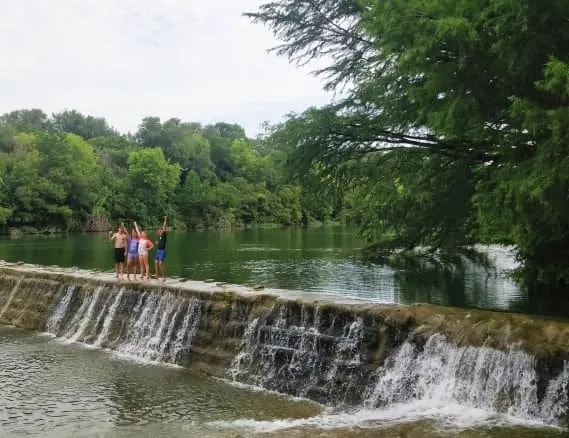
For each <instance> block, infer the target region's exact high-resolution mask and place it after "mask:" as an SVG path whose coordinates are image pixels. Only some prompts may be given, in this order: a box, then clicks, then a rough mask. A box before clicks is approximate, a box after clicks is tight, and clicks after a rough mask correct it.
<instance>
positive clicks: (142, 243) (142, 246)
mask: <svg viewBox="0 0 569 438" xmlns="http://www.w3.org/2000/svg"><path fill="white" fill-rule="evenodd" d="M147 240H148V239H140V240H139V241H138V255H139V256H140V257H143V256H145V255H148V251H147V250H146V245H147Z"/></svg>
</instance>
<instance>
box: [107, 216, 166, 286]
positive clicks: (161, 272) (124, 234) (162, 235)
mask: <svg viewBox="0 0 569 438" xmlns="http://www.w3.org/2000/svg"><path fill="white" fill-rule="evenodd" d="M167 231H168V217H167V216H164V224H163V225H162V227H161V228H159V229H158V240H157V242H156V245H155V244H154V242H152V240H150V239H149V238H148V235H147V234H146V232H144V231H141V230H140V229H139V227H138V224H137V223H136V222H134V228H133V229H132V230H131V232H130V234H129V233H128V231H127V229H126V227H125V226H124V224H121V225H120V226H119V227H118V229H117V231H116V232H114V233H113V231H109V239H110V240H112V241H114V245H115V270H116V275H117V279H119V280H120V279H122V278H124V271H125V270H126V278H127V280H130V270H131V267H132V269H133V274H134V280H136V273H137V270H138V269H137V268H138V267H139V266H140V279H141V280H146V281H149V280H150V268H149V264H148V252H149V251H150V250H152V249H153V248H154V247H156V255H155V257H154V277H155V278H157V279H159V278H160V277H162V280H163V281H165V280H166V269H165V266H164V260H165V259H166V234H167ZM125 261H126V265H125Z"/></svg>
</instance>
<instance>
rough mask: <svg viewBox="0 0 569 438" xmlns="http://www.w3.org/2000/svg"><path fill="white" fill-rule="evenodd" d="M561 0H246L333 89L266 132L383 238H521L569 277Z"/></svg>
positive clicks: (455, 243) (535, 264)
mask: <svg viewBox="0 0 569 438" xmlns="http://www.w3.org/2000/svg"><path fill="white" fill-rule="evenodd" d="M566 6H567V5H566V4H564V3H563V2H555V1H554V2H548V3H543V2H542V3H538V2H534V1H530V0H520V1H517V2H512V1H510V0H482V1H478V2H472V1H467V0H453V1H446V0H438V1H429V2H425V1H421V0H385V1H374V0H359V1H356V0H324V1H322V2H314V1H312V0H286V1H285V0H282V1H275V2H272V3H268V4H265V5H263V6H261V7H260V9H259V10H258V11H257V12H254V13H249V14H247V15H248V16H249V17H251V18H252V19H253V20H254V21H257V22H261V23H263V24H265V25H267V26H269V28H270V29H272V31H273V32H274V33H275V35H276V36H277V37H278V38H280V39H281V40H282V44H281V45H280V46H278V47H277V48H276V50H277V52H278V53H279V54H281V55H285V56H287V57H289V58H290V59H292V60H294V61H296V62H299V63H305V62H309V61H312V60H314V59H316V58H321V62H327V64H326V65H325V66H324V67H323V68H321V69H320V70H319V71H318V72H317V73H318V74H320V75H321V77H323V78H324V80H325V85H326V87H327V88H329V89H337V88H338V87H340V86H343V87H344V92H343V96H342V98H340V99H339V100H338V101H337V102H335V103H334V104H330V105H327V106H324V107H322V108H310V109H308V110H306V111H305V112H304V113H302V114H299V115H293V116H291V117H290V118H289V120H288V121H287V122H286V123H284V124H282V125H281V126H280V127H279V129H277V130H276V131H275V132H274V133H273V141H275V142H278V143H280V144H282V145H283V146H282V147H283V148H284V149H286V150H289V151H292V152H293V153H292V155H291V157H290V158H291V159H290V160H289V164H290V168H291V170H292V171H293V174H295V175H297V177H298V178H302V179H303V185H304V186H305V187H312V189H314V190H318V191H319V192H321V193H327V194H330V195H331V196H335V197H336V199H339V201H338V202H342V203H343V205H344V207H345V211H344V213H345V214H346V215H347V216H348V217H350V218H352V219H353V220H355V221H357V222H358V223H359V224H360V225H361V227H362V230H363V232H364V234H365V236H366V237H367V238H368V240H369V243H370V244H374V245H375V246H376V247H378V248H382V249H392V248H395V247H412V246H415V245H429V246H432V248H434V249H436V248H458V247H462V246H463V245H466V244H469V243H471V242H473V241H487V242H492V241H495V242H507V243H513V244H515V245H516V247H517V248H518V255H519V257H520V259H521V260H522V261H523V265H524V272H523V273H524V274H525V279H526V280H528V282H530V283H531V282H534V281H537V282H538V283H545V284H556V285H563V286H567V285H569V268H568V267H569V232H568V231H567V230H569V219H567V217H568V216H567V215H566V213H565V212H566V211H568V208H567V207H568V206H569V205H568V204H569V195H568V193H569V179H568V177H569V167H568V164H569V161H568V158H567V157H569V153H568V152H569V151H568V150H567V145H569V142H568V140H569V138H568V137H567V135H568V133H569V34H568V33H564V32H559V29H561V28H563V27H564V25H565V23H566V21H567V7H566Z"/></svg>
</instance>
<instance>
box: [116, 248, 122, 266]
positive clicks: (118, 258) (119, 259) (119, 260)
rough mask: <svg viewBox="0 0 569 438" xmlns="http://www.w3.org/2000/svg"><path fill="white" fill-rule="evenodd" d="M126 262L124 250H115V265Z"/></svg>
mask: <svg viewBox="0 0 569 438" xmlns="http://www.w3.org/2000/svg"><path fill="white" fill-rule="evenodd" d="M123 262H124V248H115V263H123Z"/></svg>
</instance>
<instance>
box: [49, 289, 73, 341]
mask: <svg viewBox="0 0 569 438" xmlns="http://www.w3.org/2000/svg"><path fill="white" fill-rule="evenodd" d="M76 289H77V288H76V287H75V285H70V286H69V285H68V286H65V289H64V290H65V293H64V294H63V296H61V298H60V299H59V300H58V302H57V303H56V305H55V308H54V310H53V313H52V314H51V316H50V318H49V320H48V321H47V323H46V326H45V328H46V331H47V332H48V333H51V334H53V335H57V331H58V330H59V326H60V324H61V321H62V319H63V317H64V316H65V314H66V313H67V308H68V307H69V304H70V303H71V299H72V298H73V296H74V294H75V290H76Z"/></svg>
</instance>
